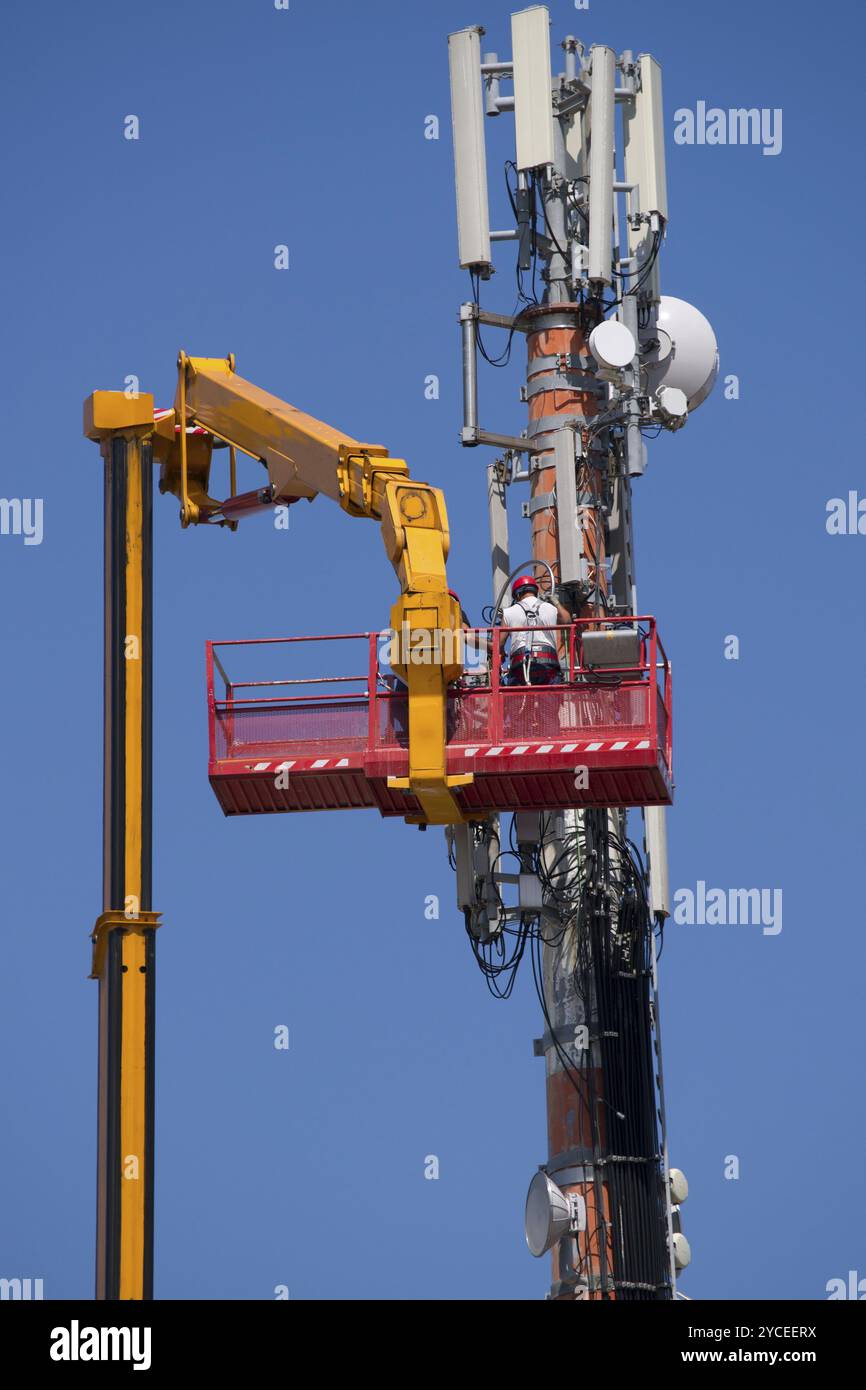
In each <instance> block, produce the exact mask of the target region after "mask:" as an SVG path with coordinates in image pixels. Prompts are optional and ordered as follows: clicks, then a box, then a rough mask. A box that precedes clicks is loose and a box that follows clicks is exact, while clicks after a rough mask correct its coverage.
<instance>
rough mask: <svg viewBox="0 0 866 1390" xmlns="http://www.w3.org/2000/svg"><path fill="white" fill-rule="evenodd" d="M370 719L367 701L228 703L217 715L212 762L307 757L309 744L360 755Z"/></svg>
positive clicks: (364, 743) (218, 710)
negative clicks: (295, 754)
mask: <svg viewBox="0 0 866 1390" xmlns="http://www.w3.org/2000/svg"><path fill="white" fill-rule="evenodd" d="M368 717H369V716H368V704H367V700H366V698H365V697H358V698H354V699H352V700H345V701H344V700H322V701H312V700H311V701H309V703H304V704H300V703H299V704H296V705H293V704H276V703H274V704H268V705H264V706H249V705H248V706H237V705H235V706H233V705H231V703H229V704H228V705H227V706H222V707H217V709H216V711H215V716H214V727H215V734H216V757H217V758H247V757H249V758H256V757H270V756H273V755H274V754H275V753H282V752H283V750H286V751H289V752H292V751H293V752H301V753H308V752H309V751H310V746H311V745H314V746H315V747H321V748H327V747H328V745H333V746H334V747H338V748H345V749H347V750H350V751H354V750H359V751H363V750H364V749H365V748H366V746H367V731H368Z"/></svg>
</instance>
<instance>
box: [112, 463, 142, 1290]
mask: <svg viewBox="0 0 866 1390" xmlns="http://www.w3.org/2000/svg"><path fill="white" fill-rule="evenodd" d="M143 466H144V465H143V460H142V454H141V443H140V441H139V440H135V441H129V443H128V444H127V464H126V467H127V511H126V556H125V560H126V644H127V652H126V656H127V661H126V681H125V691H126V711H125V720H124V725H125V748H124V756H125V773H126V826H125V837H124V850H125V862H124V890H125V896H126V901H127V902H128V903H130V902H131V903H132V904H133V905H134V910H135V911H137V910H138V909H139V908H140V904H141V891H142V884H141V848H142V841H141V836H142V762H141V755H142V719H143V670H142V667H143V661H142V639H143V632H142V616H143V613H142V610H143V585H144V568H143V550H142V534H143V517H142V514H141V496H142V487H141V469H142V467H143ZM130 644H132V645H130ZM144 932H145V928H144V927H143V925H142V924H141V923H138V924H136V923H135V922H134V921H133V922H131V923H130V924H129V930H127V931H125V932H124V933H123V937H122V948H121V949H122V961H123V967H122V968H123V1013H122V1019H121V1049H120V1077H121V1079H120V1163H121V1183H120V1290H119V1296H120V1298H121V1299H127V1298H132V1299H141V1298H143V1296H144V1240H145V1233H144V1232H145V1194H146V1185H145V1164H146V1162H147V1108H146V1107H147V1099H146V1052H145V1048H146V1031H147V1030H146V1023H147V1020H146V991H147V976H146V949H145V937H144Z"/></svg>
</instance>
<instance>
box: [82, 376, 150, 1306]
mask: <svg viewBox="0 0 866 1390" xmlns="http://www.w3.org/2000/svg"><path fill="white" fill-rule="evenodd" d="M84 429H85V434H86V435H87V436H88V438H90V439H94V440H97V441H98V442H99V444H100V447H101V452H102V457H103V460H104V472H105V689H104V791H103V910H102V914H101V915H100V917H99V918H98V920H97V922H96V925H95V927H94V930H93V934H92V943H93V961H92V971H91V978H93V979H96V980H98V981H99V1070H98V1138H97V1217H96V1297H97V1298H98V1299H149V1298H151V1297H152V1296H153V1120H154V969H155V939H154V938H155V931H156V928H157V927H158V925H159V914H158V913H155V912H154V911H153V905H152V899H151V862H152V860H151V838H152V836H151V832H152V757H151V747H152V656H151V653H152V497H153V461H152V454H151V443H150V436H151V433H152V430H153V397H152V396H149V395H142V396H139V397H137V398H135V399H129V398H127V397H126V396H125V395H124V394H123V393H122V392H113V391H98V392H95V393H94V394H93V395H92V396H90V397H89V398H88V400H87V402H86V403H85V424H84Z"/></svg>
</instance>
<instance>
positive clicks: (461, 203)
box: [448, 27, 491, 271]
mask: <svg viewBox="0 0 866 1390" xmlns="http://www.w3.org/2000/svg"><path fill="white" fill-rule="evenodd" d="M482 33H483V30H482V29H480V28H478V27H476V28H473V29H461V30H460V31H459V33H456V34H449V36H448V65H449V69H450V73H451V127H452V132H453V136H454V178H455V184H456V188H457V241H458V246H459V251H460V265H461V266H462V267H463V269H464V270H465V269H467V268H469V267H470V266H472V267H477V268H479V269H480V270H482V271H489V269H490V265H491V260H490V213H489V210H488V205H487V157H486V152H485V146H484V110H483V105H482V86H481V35H482Z"/></svg>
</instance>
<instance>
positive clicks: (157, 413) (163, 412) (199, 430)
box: [153, 405, 210, 434]
mask: <svg viewBox="0 0 866 1390" xmlns="http://www.w3.org/2000/svg"><path fill="white" fill-rule="evenodd" d="M173 414H174V409H173V407H172V406H162V405H161V406H157V407H155V408H154V412H153V418H154V421H159V420H164V419H165V417H166V416H167V415H173ZM174 430H175V434H180V425H175V427H174ZM186 432H187V434H210V430H206V429H205V428H204V426H203V425H187V427H186Z"/></svg>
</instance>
